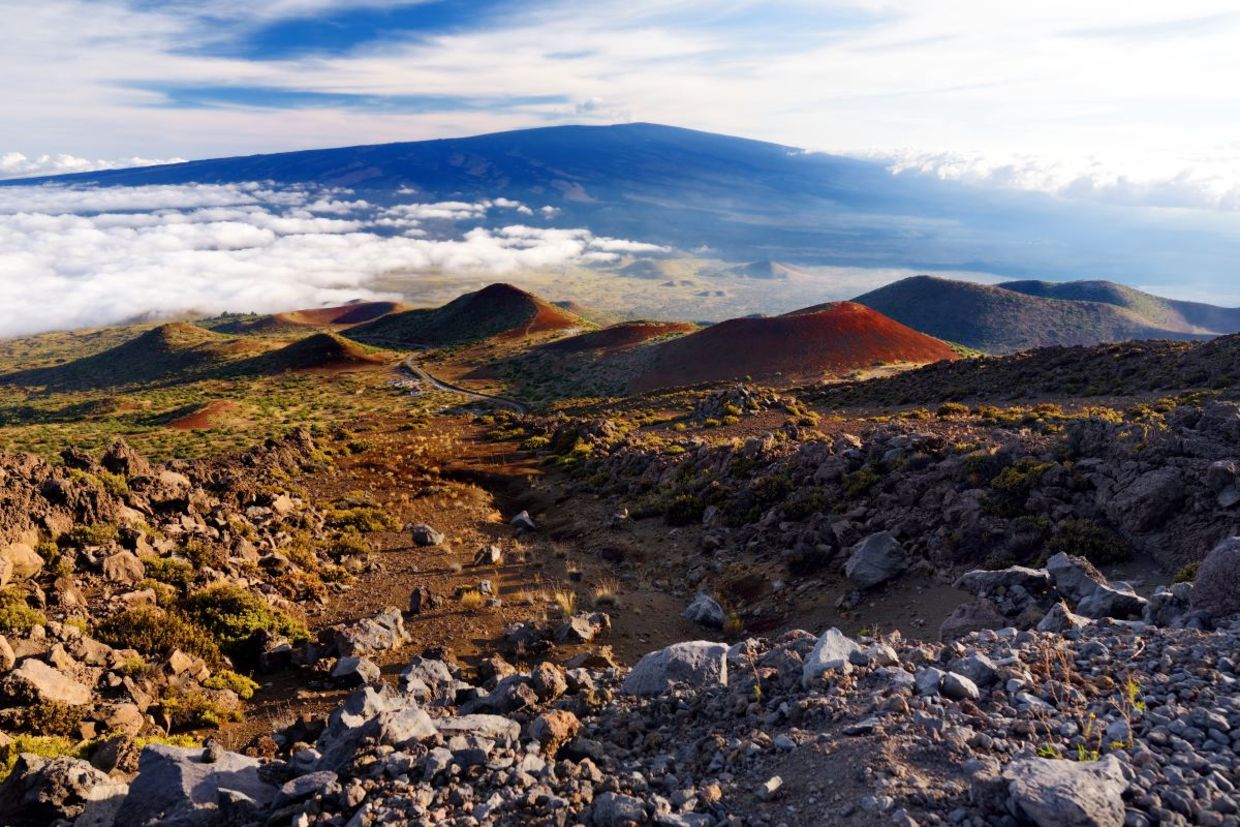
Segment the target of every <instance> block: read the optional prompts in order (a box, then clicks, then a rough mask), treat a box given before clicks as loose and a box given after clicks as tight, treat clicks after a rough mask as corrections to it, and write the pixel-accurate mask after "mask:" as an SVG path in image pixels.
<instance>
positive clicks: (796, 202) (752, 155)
mask: <svg viewBox="0 0 1240 827" xmlns="http://www.w3.org/2000/svg"><path fill="white" fill-rule="evenodd" d="M32 181H34V182H46V181H55V182H57V183H67V184H73V183H94V184H100V185H107V186H137V185H149V184H187V183H194V182H199V183H213V184H221V183H237V182H245V181H271V182H274V184H275V185H277V186H278V185H295V184H296V185H300V184H306V183H310V184H318V185H322V186H333V187H348V188H351V189H352V190H354V191H355V192H356V193H357V194H358V196H359V197H361V198H364V199H365V200H366V201H367V202H368V203H369V204H372V205H376V206H378V207H381V206H383V205H389V204H392V203H396V202H401V203H405V202H409V201H435V200H453V201H474V202H476V201H480V200H484V199H495V198H500V197H503V198H509V199H514V200H517V201H522V202H525V203H527V204H529V205H530V206H531V207H533V208H535V209H537V208H538V207H540V206H543V205H547V206H550V207H553V208H554V209H555V210H557V211H558V213H556V214H554V217H545V216H542V215H532V216H530V217H528V218H522V219H521V220H522V221H524V222H526V223H533V224H537V225H539V226H542V225H544V224H546V225H549V226H554V227H563V228H568V227H585V228H588V229H590V230H591V231H593V232H594V233H596V234H599V235H606V236H612V237H618V238H626V239H638V240H641V241H647V242H654V243H657V244H662V245H667V246H671V247H674V248H678V249H681V250H693V249H697V248H700V247H702V246H706V247H709V248H711V249H712V250H714V251H717V254H718V257H719V258H721V259H723V260H727V261H772V260H773V261H779V262H783V263H786V264H787V265H790V266H794V267H795V266H800V265H809V264H812V265H828V264H834V265H851V266H870V267H879V266H899V267H905V268H910V269H913V268H915V269H918V270H947V269H953V270H965V271H973V272H979V271H980V272H990V273H1004V274H1008V275H1010V276H1011V277H1039V278H1047V277H1058V278H1068V277H1071V276H1072V275H1074V274H1076V273H1080V272H1083V271H1085V272H1091V273H1098V274H1100V275H1109V276H1112V277H1119V276H1124V277H1138V276H1144V277H1153V276H1157V277H1161V278H1170V277H1172V276H1173V275H1176V274H1180V273H1183V272H1192V273H1194V274H1197V275H1200V276H1202V277H1205V276H1213V277H1215V278H1227V277H1230V276H1231V275H1232V272H1231V265H1232V262H1234V261H1235V260H1237V259H1240V234H1236V233H1234V232H1230V231H1224V230H1222V229H1217V228H1213V227H1211V228H1206V229H1200V228H1191V229H1190V228H1185V227H1181V226H1178V225H1173V224H1171V223H1152V222H1151V221H1150V220H1149V217H1148V216H1146V215H1144V214H1138V212H1137V211H1126V210H1124V209H1121V208H1115V209H1108V210H1100V209H1095V208H1093V207H1091V206H1089V205H1087V204H1084V203H1075V202H1072V201H1071V200H1067V199H1056V198H1052V197H1050V196H1046V195H1041V194H1036V193H1017V192H1012V191H1001V190H988V189H983V188H980V187H971V186H969V185H966V184H961V183H958V182H950V181H942V180H939V179H937V178H933V177H929V176H918V175H914V174H901V175H892V174H891V173H890V172H889V171H888V168H887V166H886V165H885V164H884V163H881V162H876V161H872V160H859V159H853V158H845V157H840V156H833V155H828V154H825V153H818V152H807V151H804V150H800V149H796V148H793V147H787V146H781V145H778V144H772V143H766V142H762V141H754V140H747V139H743V138H736V137H731V136H726V135H715V134H711V133H706V132H698V131H694V130H689V129H680V128H676V127H670V126H660V125H657V124H641V123H636V124H623V125H617V126H558V127H545V128H540V129H526V130H518V131H514V132H503V133H495V134H491V135H479V136H474V137H468V138H453V139H441V140H433V141H418V142H408V143H396V144H384V145H377V146H356V147H344V148H336V149H321V150H309V151H302V152H288V153H279V154H273V155H254V156H248V157H239V158H223V159H214V160H201V161H191V162H187V163H183V164H172V165H165V166H156V167H144V168H140V169H129V170H110V171H101V172H91V173H83V174H79V175H73V176H62V177H59V178H55V179H48V178H44V179H28V180H27V181H24V182H21V181H8V182H0V186H5V185H19V184H23V183H31V182H32ZM411 192H412V193H413V194H410V193H411ZM499 212H503V211H499ZM511 220H512V216H511V214H507V215H501V214H497V215H494V216H491V217H490V218H489V219H487V220H484V221H483V223H484V224H491V225H493V226H494V225H498V224H500V223H501V222H505V223H511ZM375 231H376V232H383V231H384V230H383V229H382V228H378V229H376V230H375Z"/></svg>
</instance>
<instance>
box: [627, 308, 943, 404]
mask: <svg viewBox="0 0 1240 827" xmlns="http://www.w3.org/2000/svg"><path fill="white" fill-rule="evenodd" d="M955 358H957V356H956V353H955V352H954V351H953V350H952V349H951V348H950V347H949V346H948V345H947V344H945V343H943V342H941V341H939V340H937V339H932V338H931V337H929V336H926V335H925V334H922V333H918V332H917V331H916V330H911V329H910V328H908V327H906V326H904V325H902V324H899V323H898V322H895V321H892V320H891V319H889V318H887V317H886V316H883V315H882V314H881V313H877V312H875V311H874V310H872V309H870V308H868V307H863V306H862V305H859V304H855V303H853V302H838V303H835V304H830V305H822V306H819V307H815V308H807V309H805V310H801V311H795V312H793V313H789V314H786V315H783V316H770V317H759V318H743V319H729V320H728V321H726V322H720V323H719V324H717V325H712V326H711V327H708V328H705V329H704V330H701V331H699V332H697V333H693V334H690V335H688V336H683V337H681V338H678V339H672V340H670V341H667V342H663V343H662V344H659V345H656V346H655V347H654V348H653V352H652V354H651V358H650V362H649V365H648V366H647V367H646V369H645V370H644V371H643V372H642V374H641V375H640V376H639V377H637V379H636V380H635V381H634V389H635V390H639V391H645V390H651V389H654V388H661V387H673V386H678V385H694V384H698V383H701V382H715V381H723V380H729V379H739V378H741V377H744V376H749V377H751V378H753V379H754V380H757V381H772V380H776V379H779V380H784V381H791V380H795V379H817V378H821V377H822V375H823V374H825V373H833V374H840V373H846V372H848V371H852V370H856V369H859V368H869V367H874V366H876V365H878V364H880V363H900V362H936V361H939V360H942V359H955Z"/></svg>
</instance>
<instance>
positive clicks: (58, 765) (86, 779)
mask: <svg viewBox="0 0 1240 827" xmlns="http://www.w3.org/2000/svg"><path fill="white" fill-rule="evenodd" d="M126 791H127V787H126V785H125V784H118V783H116V782H114V781H112V779H110V778H108V776H107V774H106V773H103V772H100V771H99V770H98V769H96V768H95V767H93V766H91V765H90V764H89V763H87V762H86V761H82V760H80V759H77V758H68V757H60V758H40V757H37V756H35V755H31V754H22V755H19V756H18V757H17V761H16V763H15V764H14V765H13V770H12V772H10V773H9V777H8V778H6V779H5V781H4V783H3V785H0V823H3V824H6V825H43V824H53V823H56V822H58V821H59V820H60V819H70V820H74V823H76V824H82V825H89V824H95V823H98V822H100V820H101V819H107V818H108V817H109V816H113V815H114V814H115V811H116V810H117V809H118V808H119V806H120V803H121V801H122V800H123V798H124V796H125V792H126ZM103 823H111V822H108V821H104V822H103Z"/></svg>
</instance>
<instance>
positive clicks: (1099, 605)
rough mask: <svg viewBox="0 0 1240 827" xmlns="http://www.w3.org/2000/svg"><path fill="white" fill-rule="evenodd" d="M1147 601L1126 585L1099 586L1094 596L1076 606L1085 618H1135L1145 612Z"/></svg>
mask: <svg viewBox="0 0 1240 827" xmlns="http://www.w3.org/2000/svg"><path fill="white" fill-rule="evenodd" d="M1145 604H1146V600H1145V598H1144V597H1141V596H1140V595H1138V594H1137V593H1136V592H1134V591H1133V590H1132V588H1131V587H1130V586H1128V585H1127V584H1126V583H1116V584H1114V585H1104V586H1099V587H1098V588H1096V589H1094V591H1093V594H1091V595H1089V596H1088V597H1086V598H1085V599H1084V600H1082V601H1081V602H1080V603H1078V604H1076V610H1077V612H1079V613H1080V614H1082V615H1084V616H1085V617H1092V618H1094V619H1098V618H1103V617H1114V618H1120V619H1124V618H1134V617H1141V615H1142V613H1143V612H1144V611H1145Z"/></svg>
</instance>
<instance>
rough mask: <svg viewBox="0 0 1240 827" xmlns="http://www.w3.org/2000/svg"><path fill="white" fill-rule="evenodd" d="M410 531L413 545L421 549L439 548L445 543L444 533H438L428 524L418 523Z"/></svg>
mask: <svg viewBox="0 0 1240 827" xmlns="http://www.w3.org/2000/svg"><path fill="white" fill-rule="evenodd" d="M409 531H410V536H411V538H412V540H413V544H414V545H415V546H418V547H419V548H427V547H429V546H437V545H440V544H442V543H443V532H442V531H436V530H435V529H433V528H431V527H430V526H428V525H427V524H426V523H418V524H417V525H415V526H413V527H412V528H411V529H410V530H409Z"/></svg>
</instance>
